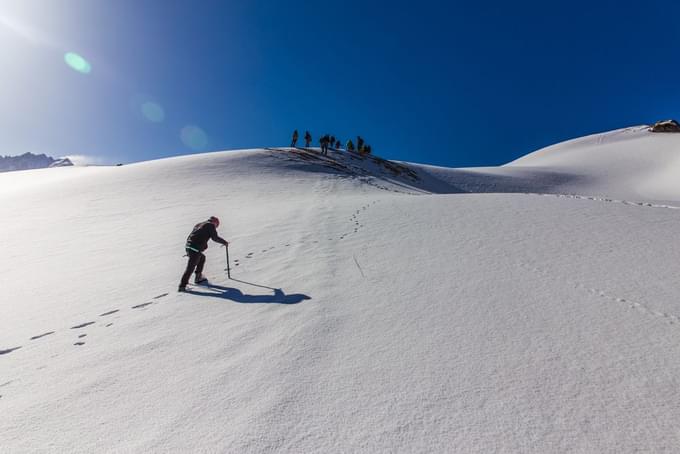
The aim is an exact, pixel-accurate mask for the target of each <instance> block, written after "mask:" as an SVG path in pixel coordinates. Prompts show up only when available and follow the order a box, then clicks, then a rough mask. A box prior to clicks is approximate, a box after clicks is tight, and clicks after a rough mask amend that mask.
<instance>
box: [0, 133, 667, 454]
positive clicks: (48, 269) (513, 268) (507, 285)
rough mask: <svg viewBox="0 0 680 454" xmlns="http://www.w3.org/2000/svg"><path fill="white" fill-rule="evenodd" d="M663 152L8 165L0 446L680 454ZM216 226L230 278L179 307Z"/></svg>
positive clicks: (622, 139) (605, 144) (0, 186)
mask: <svg viewBox="0 0 680 454" xmlns="http://www.w3.org/2000/svg"><path fill="white" fill-rule="evenodd" d="M678 139H680V138H676V136H672V137H671V136H665V135H657V134H653V135H652V134H650V133H647V132H645V131H643V130H642V129H640V128H631V129H626V130H620V131H614V132H612V133H606V134H601V135H595V136H590V137H587V138H583V139H577V140H575V141H570V142H566V143H563V144H559V145H556V146H554V147H549V148H546V149H544V150H539V151H537V152H535V153H533V154H530V155H528V156H526V157H524V158H522V159H520V160H518V161H515V162H513V163H511V164H509V165H507V166H503V167H500V168H485V169H443V168H436V167H432V166H424V165H416V164H408V163H389V162H384V161H382V160H379V159H372V160H370V159H362V158H360V157H358V156H354V155H348V154H345V153H334V152H331V154H330V156H329V157H328V158H325V157H320V156H318V155H317V154H316V153H314V152H313V151H312V152H306V151H301V150H291V149H287V148H286V149H267V150H250V151H242V152H220V153H209V154H203V155H193V156H185V157H179V158H171V159H163V160H158V161H152V162H144V163H138V164H133V165H125V166H121V167H66V168H56V169H44V170H35V171H25V172H13V173H8V174H2V175H0V202H1V203H2V206H3V208H4V210H3V212H4V213H5V214H4V217H3V222H2V223H1V224H0V250H2V251H3V255H2V258H0V275H1V276H2V290H3V292H2V296H1V297H0V298H1V299H2V304H1V305H0V309H1V310H2V317H0V433H1V434H2V449H3V450H6V451H8V452H48V451H50V452H54V451H60V452H93V451H97V452H465V453H469V452H536V453H544V452H612V453H614V452H616V453H620V452H636V451H652V452H663V451H669V452H670V451H674V450H676V449H677V447H678V446H680V435H679V434H678V432H677V430H676V424H677V421H678V419H679V418H680V398H679V397H677V393H675V392H674V390H676V389H677V388H678V385H679V384H680V383H679V381H678V380H679V379H678V377H679V376H680V362H679V361H678V357H679V356H680V303H678V301H680V298H679V297H680V287H679V286H678V285H677V284H676V283H675V282H676V279H675V277H676V276H677V275H678V272H679V271H680V269H679V266H678V264H677V263H678V260H677V257H678V256H680V244H679V243H678V242H677V241H676V224H677V221H678V216H680V211H678V210H677V209H675V206H674V205H673V204H671V203H668V201H674V200H678V197H680V190H679V188H678V187H677V186H676V183H675V181H674V180H673V178H672V173H673V172H674V170H673V169H674V167H673V166H674V165H675V164H674V163H675V156H673V151H674V150H675V147H676V145H677V143H676V142H677V140H678ZM536 193H550V194H546V195H543V196H541V195H538V194H536ZM657 199H658V200H657ZM664 201H665V202H664ZM662 202H663V203H662ZM210 215H217V216H219V217H220V218H221V220H222V225H221V227H220V233H221V235H222V236H224V237H225V238H226V239H228V240H229V241H231V246H230V256H231V259H232V277H233V279H232V280H229V279H227V277H226V275H225V272H224V271H223V270H224V267H225V256H224V250H223V249H221V248H219V247H217V245H212V246H211V247H210V248H209V249H208V251H207V256H208V259H207V268H206V275H207V276H208V277H209V278H210V279H211V281H212V285H210V286H207V287H193V288H192V289H191V292H190V293H187V294H177V293H176V292H175V290H176V286H177V283H178V281H179V277H180V274H181V272H182V269H183V266H184V260H185V259H184V258H183V257H182V254H183V249H182V248H183V242H184V239H185V238H186V235H187V234H188V232H189V230H190V228H191V227H192V226H193V224H194V223H196V222H199V221H201V220H204V219H207V217H208V216H210Z"/></svg>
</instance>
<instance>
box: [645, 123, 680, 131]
mask: <svg viewBox="0 0 680 454" xmlns="http://www.w3.org/2000/svg"><path fill="white" fill-rule="evenodd" d="M649 130H650V131H651V132H680V123H678V122H677V121H675V120H662V121H657V122H656V123H654V124H653V125H652V126H651V127H650V128H649Z"/></svg>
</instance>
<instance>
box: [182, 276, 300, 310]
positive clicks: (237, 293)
mask: <svg viewBox="0 0 680 454" xmlns="http://www.w3.org/2000/svg"><path fill="white" fill-rule="evenodd" d="M233 280H235V281H237V282H243V283H244V284H249V285H254V286H256V287H262V288H267V289H271V290H272V291H273V295H246V294H244V293H243V292H242V291H241V290H239V289H237V288H232V287H224V286H221V285H215V284H207V285H204V286H202V287H204V288H205V289H206V290H198V289H197V288H196V287H193V288H191V289H187V293H191V294H192V295H200V296H212V297H214V298H223V299H227V300H231V301H234V302H237V303H245V304H250V303H275V304H297V303H299V302H301V301H304V300H309V299H311V297H309V296H307V295H303V294H301V293H294V294H290V295H286V294H285V293H284V292H283V290H282V289H280V288H272V287H267V286H265V285H258V284H252V283H250V282H245V281H239V280H237V279H233Z"/></svg>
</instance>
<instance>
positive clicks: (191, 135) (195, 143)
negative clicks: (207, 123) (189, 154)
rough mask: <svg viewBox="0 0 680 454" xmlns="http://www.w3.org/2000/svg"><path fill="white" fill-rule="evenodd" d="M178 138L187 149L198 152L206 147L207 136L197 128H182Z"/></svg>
mask: <svg viewBox="0 0 680 454" xmlns="http://www.w3.org/2000/svg"><path fill="white" fill-rule="evenodd" d="M180 138H181V139H182V142H183V143H184V145H186V146H187V147H189V148H191V149H192V150H195V151H198V150H200V149H203V148H205V147H206V145H208V135H207V134H206V133H205V131H203V130H202V129H201V128H199V127H198V126H194V125H188V126H185V127H183V128H182V131H181V132H180Z"/></svg>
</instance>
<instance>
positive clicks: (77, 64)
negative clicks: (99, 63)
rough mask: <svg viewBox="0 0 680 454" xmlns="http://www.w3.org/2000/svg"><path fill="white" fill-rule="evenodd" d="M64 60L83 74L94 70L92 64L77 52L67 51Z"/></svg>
mask: <svg viewBox="0 0 680 454" xmlns="http://www.w3.org/2000/svg"><path fill="white" fill-rule="evenodd" d="M64 61H65V62H66V64H67V65H69V66H70V67H71V69H73V70H74V71H78V72H79V73H81V74H90V71H92V66H91V65H90V64H89V63H88V62H87V60H85V59H84V58H83V57H81V56H80V55H78V54H76V53H75V52H68V53H66V54H65V55H64Z"/></svg>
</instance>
